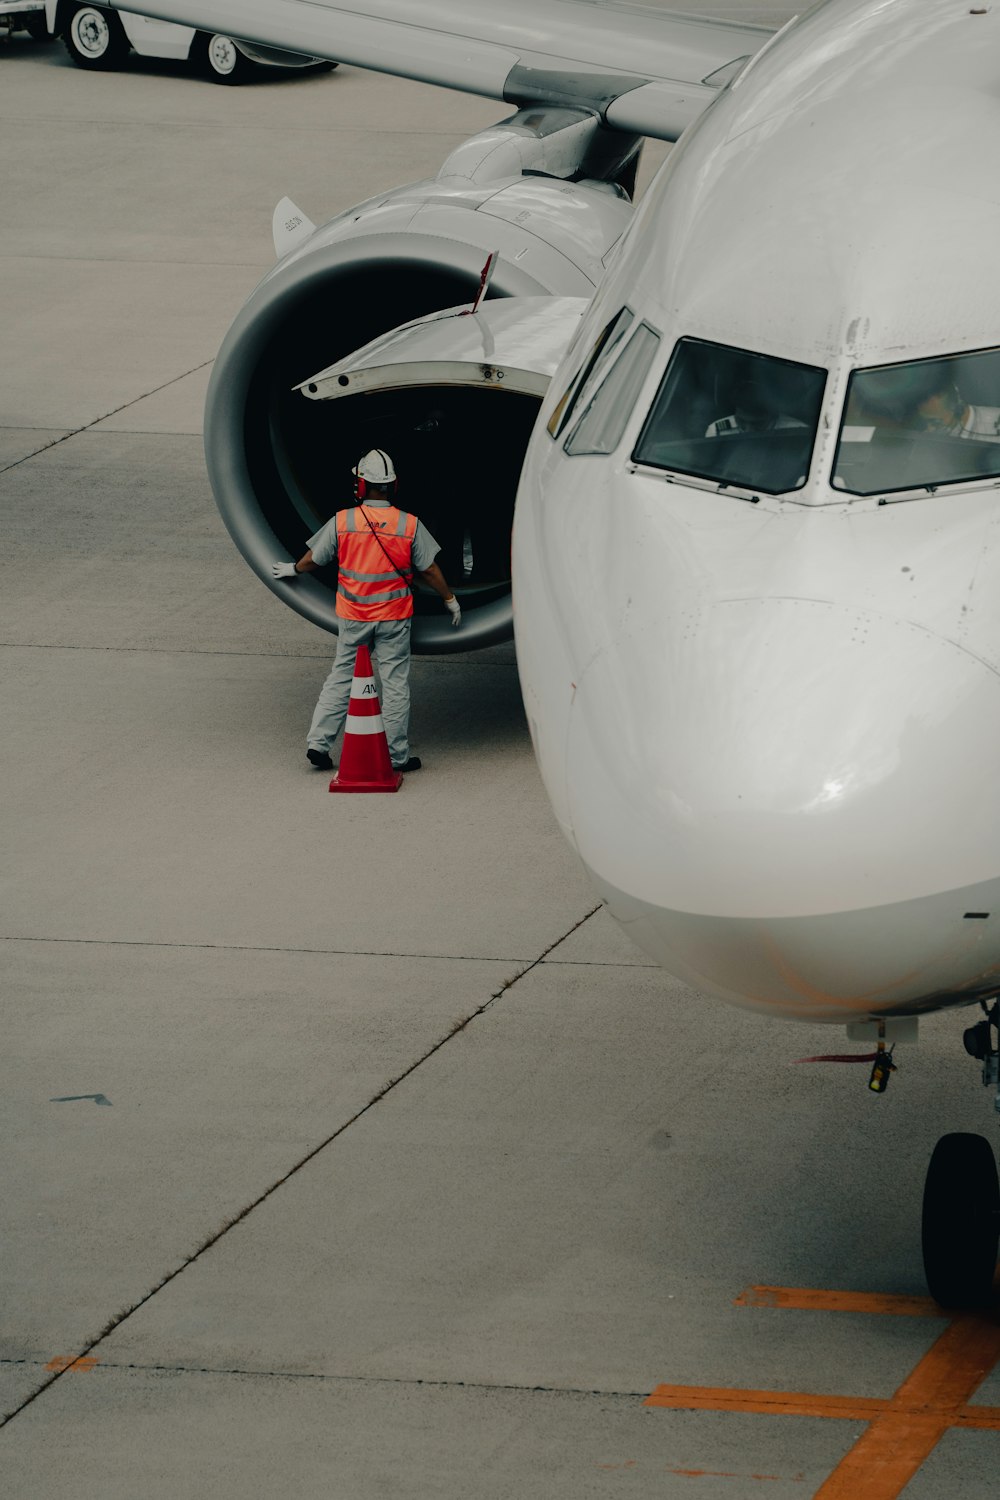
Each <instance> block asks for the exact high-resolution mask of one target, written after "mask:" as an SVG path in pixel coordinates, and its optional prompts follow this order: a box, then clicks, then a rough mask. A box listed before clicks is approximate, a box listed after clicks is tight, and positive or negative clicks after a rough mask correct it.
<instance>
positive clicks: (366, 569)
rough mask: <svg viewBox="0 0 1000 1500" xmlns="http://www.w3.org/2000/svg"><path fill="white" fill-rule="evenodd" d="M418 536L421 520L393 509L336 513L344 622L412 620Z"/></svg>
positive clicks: (355, 508) (339, 604)
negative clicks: (418, 526) (414, 539)
mask: <svg viewBox="0 0 1000 1500" xmlns="http://www.w3.org/2000/svg"><path fill="white" fill-rule="evenodd" d="M366 518H369V519H370V520H371V526H369V524H368V519H366ZM372 528H374V531H375V532H376V533H377V538H378V539H377V540H376V537H375V535H373V534H372ZM416 534H417V518H416V516H411V515H409V514H408V513H407V512H406V511H405V510H397V509H396V507H395V506H394V505H369V506H360V505H355V506H353V507H352V509H351V510H340V511H338V512H337V563H338V567H339V572H338V576H337V613H338V615H341V616H342V617H343V618H344V619H345V620H408V619H409V618H410V616H411V615H412V614H413V595H412V593H411V592H410V583H411V580H412V569H413V564H412V554H413V538H414V537H415V536H416ZM380 544H381V545H380ZM397 568H398V569H399V572H397V571H396V569H397ZM400 574H402V577H400Z"/></svg>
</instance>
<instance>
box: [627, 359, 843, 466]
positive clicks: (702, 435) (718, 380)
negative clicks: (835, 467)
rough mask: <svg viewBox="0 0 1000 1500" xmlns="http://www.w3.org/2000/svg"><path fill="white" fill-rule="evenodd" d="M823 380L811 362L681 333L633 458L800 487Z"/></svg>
mask: <svg viewBox="0 0 1000 1500" xmlns="http://www.w3.org/2000/svg"><path fill="white" fill-rule="evenodd" d="M825 386H826V371H825V370H821V369H815V368H814V367H813V366H812V365H800V364H794V363H793V362H792V361H791V360H787V359H775V358H773V357H772V356H770V355H766V354H751V353H749V352H748V351H747V350H745V349H730V348H728V347H727V346H726V345H725V344H711V343H708V342H707V341H706V340H703V339H680V340H679V341H678V344H677V347H676V348H675V349H674V353H673V357H672V359H671V361H670V364H669V365H668V367H667V372H666V374H665V375H664V377H663V383H662V385H661V386H660V389H659V391H658V392H657V394H656V399H655V401H654V402H653V406H652V410H651V411H650V413H649V416H648V417H647V418H646V423H645V425H644V427H643V429H642V432H641V433H640V435H639V441H638V443H637V444H636V446H635V451H634V453H633V455H632V457H633V459H634V460H635V462H636V463H641V464H650V465H652V466H653V467H654V468H658V469H669V470H671V471H672V472H675V473H678V474H691V475H694V476H697V477H699V478H701V479H708V480H714V481H715V482H716V483H718V484H719V485H721V486H729V485H732V486H734V487H737V488H739V489H746V490H755V491H756V490H759V491H762V492H763V493H765V494H769V495H779V494H784V493H786V492H787V491H789V490H797V489H801V488H802V486H803V485H804V484H805V482H806V478H807V476H808V473H809V463H810V460H811V458H812V450H813V443H814V442H815V438H816V429H817V426H818V424H819V412H820V406H821V405H822V401H823V391H824V388H825Z"/></svg>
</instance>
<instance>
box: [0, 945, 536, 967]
mask: <svg viewBox="0 0 1000 1500" xmlns="http://www.w3.org/2000/svg"><path fill="white" fill-rule="evenodd" d="M559 941H560V942H563V941H564V939H562V938H560V939H559ZM0 943H66V944H71V943H78V944H81V945H84V946H89V947H94V948H193V949H196V950H207V951H209V952H216V951H217V952H220V953H292V954H297V953H303V954H306V955H316V956H317V957H320V958H402V959H405V960H406V961H407V963H409V962H411V961H412V960H415V959H426V960H427V961H429V962H431V963H435V962H442V963H469V964H535V963H538V962H539V961H540V960H538V959H528V958H523V957H521V956H518V957H511V956H510V955H506V954H501V955H500V957H499V958H489V957H487V956H485V955H484V954H482V953H397V952H393V951H391V950H387V951H385V952H381V951H379V950H378V949H375V948H280V947H274V946H271V945H269V944H266V943H168V942H157V941H156V940H155V939H153V938H79V937H7V936H0ZM556 962H557V963H559V962H561V960H559V959H557V960H556ZM523 972H524V973H527V969H525V970H524V971H523Z"/></svg>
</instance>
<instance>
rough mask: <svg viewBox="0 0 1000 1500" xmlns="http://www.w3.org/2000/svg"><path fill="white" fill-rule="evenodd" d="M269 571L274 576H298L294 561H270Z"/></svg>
mask: <svg viewBox="0 0 1000 1500" xmlns="http://www.w3.org/2000/svg"><path fill="white" fill-rule="evenodd" d="M271 572H272V573H273V574H274V576H275V578H298V576H299V575H298V573H296V571H295V564H294V563H272V564H271Z"/></svg>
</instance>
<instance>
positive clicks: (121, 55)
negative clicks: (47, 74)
mask: <svg viewBox="0 0 1000 1500" xmlns="http://www.w3.org/2000/svg"><path fill="white" fill-rule="evenodd" d="M81 10H99V11H100V12H101V15H102V16H103V17H104V19H105V20H106V21H107V23H108V31H109V33H110V39H109V41H108V46H107V50H106V51H105V52H104V53H103V54H102V55H101V56H100V57H88V56H87V54H86V53H85V52H80V51H78V50H77V47H76V44H75V43H74V41H73V35H72V28H73V20H74V18H75V17H76V16H77V15H78V14H79V12H80V11H81ZM62 16H63V19H62V23H61V24H62V38H63V42H64V43H65V45H66V51H67V52H68V53H69V55H70V57H71V58H72V59H73V61H74V62H75V63H76V65H77V67H78V68H88V69H90V70H91V71H93V72H107V71H109V70H110V69H112V68H120V67H121V66H122V64H123V63H124V62H125V60H126V58H127V57H128V55H129V53H130V52H131V50H132V49H131V47H130V46H129V40H128V37H127V36H126V35H125V30H124V28H123V26H122V23H121V21H120V20H119V19H118V17H117V16H116V15H115V13H114V11H113V10H105V8H104V6H103V5H67V6H66V8H65V10H64V11H63V12H62Z"/></svg>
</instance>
